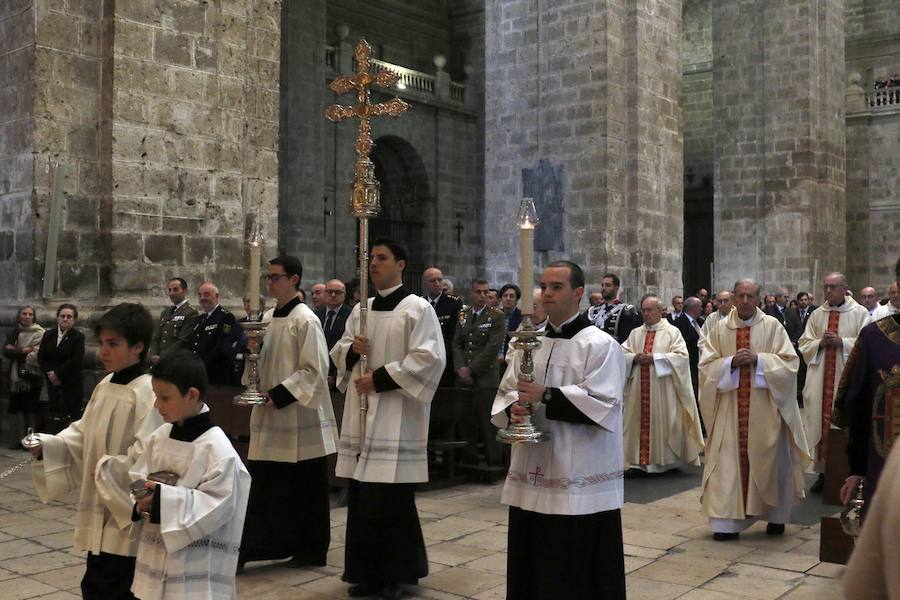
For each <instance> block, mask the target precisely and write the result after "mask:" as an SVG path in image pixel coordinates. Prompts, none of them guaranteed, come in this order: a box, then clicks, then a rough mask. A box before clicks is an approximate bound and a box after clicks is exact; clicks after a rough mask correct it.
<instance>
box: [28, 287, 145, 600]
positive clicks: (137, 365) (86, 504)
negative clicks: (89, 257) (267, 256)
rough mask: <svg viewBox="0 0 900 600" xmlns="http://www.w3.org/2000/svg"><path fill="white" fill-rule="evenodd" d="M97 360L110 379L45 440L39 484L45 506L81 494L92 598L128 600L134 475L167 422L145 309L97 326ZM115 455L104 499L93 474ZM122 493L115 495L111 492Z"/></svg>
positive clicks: (130, 309)
mask: <svg viewBox="0 0 900 600" xmlns="http://www.w3.org/2000/svg"><path fill="white" fill-rule="evenodd" d="M94 333H95V334H96V336H97V341H98V342H99V344H100V348H99V350H98V353H97V354H98V357H99V359H100V361H101V362H102V363H103V366H104V367H105V368H106V370H108V371H110V374H109V375H107V376H106V377H104V378H103V379H102V380H101V381H100V383H98V384H97V387H95V388H94V392H93V394H91V399H90V401H89V402H88V405H87V407H86V408H85V411H84V414H83V415H82V417H81V419H79V420H78V421H75V422H73V423H72V424H71V425H69V426H68V427H67V428H66V429H64V430H62V431H61V432H60V433H59V434H58V435H47V434H41V442H42V444H41V446H39V447H37V448H33V449H32V450H31V453H32V454H33V455H34V456H35V458H37V459H38V460H36V461H35V462H34V463H33V465H34V467H33V479H34V485H35V488H36V489H37V492H38V495H39V496H40V498H41V500H42V501H43V502H49V501H50V500H55V499H57V498H61V497H62V496H64V495H65V494H67V493H68V492H70V491H73V490H77V492H78V503H77V507H78V508H77V512H76V513H75V542H74V548H75V550H76V551H79V552H85V551H86V552H87V553H88V554H87V569H86V571H85V573H84V578H83V579H82V580H81V593H82V596H83V598H84V599H85V600H120V599H122V600H127V599H131V598H134V596H133V595H132V594H131V591H130V587H131V580H132V577H133V575H134V561H135V559H134V557H135V554H136V551H137V539H136V538H135V537H134V536H133V535H132V524H131V513H132V505H133V503H132V501H131V499H130V497H129V493H128V482H129V479H128V469H129V468H130V467H131V465H132V464H133V463H134V461H135V460H136V459H137V456H138V455H140V454H141V452H142V450H143V447H144V442H145V441H146V439H147V438H148V437H149V436H150V434H151V433H152V432H153V431H154V430H155V429H156V428H157V427H159V426H160V425H161V424H162V420H161V419H160V417H159V414H157V412H156V411H155V410H153V389H152V388H151V387H150V376H149V375H147V374H146V372H145V367H144V361H145V360H146V358H147V351H148V349H149V347H150V340H151V338H152V337H153V319H152V318H151V317H150V313H148V312H147V309H145V308H144V307H143V306H141V305H140V304H129V303H124V304H119V305H118V306H115V307H113V308H112V309H111V310H110V311H109V312H107V313H106V314H105V315H103V317H101V318H100V320H99V321H98V322H97V325H96V326H95V327H94ZM106 455H111V456H115V457H116V459H117V460H116V463H117V464H116V468H115V469H110V473H109V477H110V485H109V489H110V492H111V493H109V494H103V495H101V493H100V490H99V489H98V488H97V486H96V485H95V482H94V470H95V468H96V466H97V463H98V462H99V461H100V459H101V458H102V457H103V456H106ZM113 491H114V492H115V493H112V492H113Z"/></svg>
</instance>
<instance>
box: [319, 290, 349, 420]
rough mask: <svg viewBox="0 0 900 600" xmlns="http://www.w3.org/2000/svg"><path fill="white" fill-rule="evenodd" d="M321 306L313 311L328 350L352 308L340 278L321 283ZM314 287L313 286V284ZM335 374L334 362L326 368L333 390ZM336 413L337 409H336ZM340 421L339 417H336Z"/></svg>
mask: <svg viewBox="0 0 900 600" xmlns="http://www.w3.org/2000/svg"><path fill="white" fill-rule="evenodd" d="M322 285H323V288H322V292H321V293H320V297H321V306H320V307H318V308H316V310H314V311H313V312H315V313H316V316H317V317H319V321H321V323H322V329H323V330H324V331H325V343H326V345H327V346H328V351H329V352H331V349H332V348H333V347H334V345H335V344H336V343H337V341H338V340H339V339H341V336H342V335H344V327H345V326H346V324H347V317H349V316H350V312H351V311H352V309H351V308H350V307H349V306H348V305H347V303H346V302H344V300H346V299H347V287H346V286H345V285H344V282H343V281H341V280H340V279H331V280H329V281H328V282H327V283H324V284H322ZM313 287H315V286H313ZM336 374H337V367H335V365H334V363H331V366H330V367H329V369H328V388H329V389H330V390H331V391H332V392H333V391H335V390H337V388H336V387H334V385H335V384H334V376H335V375H336ZM336 413H337V411H336ZM338 422H340V417H338Z"/></svg>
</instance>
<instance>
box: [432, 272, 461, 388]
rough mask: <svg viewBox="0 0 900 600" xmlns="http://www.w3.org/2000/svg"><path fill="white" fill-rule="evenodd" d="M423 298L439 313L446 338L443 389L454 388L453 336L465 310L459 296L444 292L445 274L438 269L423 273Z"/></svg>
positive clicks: (442, 331) (439, 319)
mask: <svg viewBox="0 0 900 600" xmlns="http://www.w3.org/2000/svg"><path fill="white" fill-rule="evenodd" d="M422 288H423V289H424V290H425V295H424V296H423V297H424V298H425V299H426V300H428V302H430V303H431V306H432V307H433V308H434V312H436V313H437V318H438V323H440V324H441V333H442V334H443V336H444V349H445V350H446V352H447V366H446V367H444V374H443V376H442V377H441V386H442V387H453V385H454V383H455V379H456V375H455V373H456V372H455V371H454V369H453V356H452V353H453V334H454V333H455V332H456V322H457V321H458V320H459V313H460V311H461V310H462V308H463V303H462V300H461V299H460V298H459V296H454V295H452V294H448V293H447V292H445V291H444V274H443V273H441V270H440V269H438V268H437V267H428V268H427V269H425V272H424V273H422Z"/></svg>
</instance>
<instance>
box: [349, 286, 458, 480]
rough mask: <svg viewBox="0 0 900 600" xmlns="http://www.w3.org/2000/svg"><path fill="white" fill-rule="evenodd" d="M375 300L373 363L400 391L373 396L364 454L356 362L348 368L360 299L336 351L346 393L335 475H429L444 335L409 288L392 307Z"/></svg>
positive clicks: (370, 327)
mask: <svg viewBox="0 0 900 600" xmlns="http://www.w3.org/2000/svg"><path fill="white" fill-rule="evenodd" d="M373 302H374V298H370V299H369V310H368V311H367V313H366V337H368V338H369V356H368V368H369V369H370V370H372V371H374V370H376V369H378V368H380V367H384V368H385V370H386V371H387V374H388V375H390V377H391V379H393V380H394V382H396V383H397V384H398V385H399V386H400V387H399V389H395V390H391V391H387V392H383V393H371V394H368V402H369V409H368V413H367V416H366V440H365V444H363V449H362V453H361V454H360V443H359V441H360V440H359V433H360V427H359V395H358V394H357V393H356V386H355V385H354V384H353V381H354V380H355V379H356V378H358V377H359V376H360V364H359V362H357V363H356V364H355V365H354V366H353V368H352V369H351V370H349V371H348V370H347V368H346V366H347V354H348V352H349V351H350V348H351V346H352V345H353V336H355V335H356V334H357V332H358V331H359V304H357V305H356V306H354V307H353V311H352V312H351V313H350V316H349V317H348V319H347V325H346V327H345V329H344V335H343V337H341V339H340V340H338V342H337V343H336V344H335V345H334V347H333V348H332V349H331V358H332V360H333V361H334V364H335V365H337V368H338V373H337V385H338V389H339V390H341V391H342V392H343V391H345V392H346V400H345V403H344V419H343V423H342V424H341V440H340V445H339V447H338V460H337V468H336V471H335V472H336V474H337V475H338V477H349V478H353V479H356V480H357V481H363V482H370V483H418V482H424V481H428V460H427V447H428V419H429V415H430V414H431V400H432V398H433V397H434V393H435V391H436V390H437V387H438V384H439V383H440V379H441V375H442V373H443V372H444V365H445V364H446V361H447V354H446V350H445V348H444V338H443V335H442V333H441V327H440V324H439V323H438V320H437V315H436V314H435V312H434V309H433V308H432V307H431V305H430V304H429V303H428V301H427V300H425V299H424V298H420V297H418V296H415V295H413V294H410V295H408V296H406V297H405V298H403V299H402V300H401V301H400V303H399V304H398V305H397V306H396V307H395V308H394V309H393V310H388V311H380V310H372V304H373Z"/></svg>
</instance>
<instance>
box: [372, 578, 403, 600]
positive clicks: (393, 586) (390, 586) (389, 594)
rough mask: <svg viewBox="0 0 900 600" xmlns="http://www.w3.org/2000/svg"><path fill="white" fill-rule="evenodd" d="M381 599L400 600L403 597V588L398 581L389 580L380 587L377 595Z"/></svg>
mask: <svg viewBox="0 0 900 600" xmlns="http://www.w3.org/2000/svg"><path fill="white" fill-rule="evenodd" d="M378 597H379V598H382V599H383V600H400V598H402V597H403V588H402V587H400V584H399V583H394V582H389V583H386V584H384V587H383V588H381V595H380V596H378Z"/></svg>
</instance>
